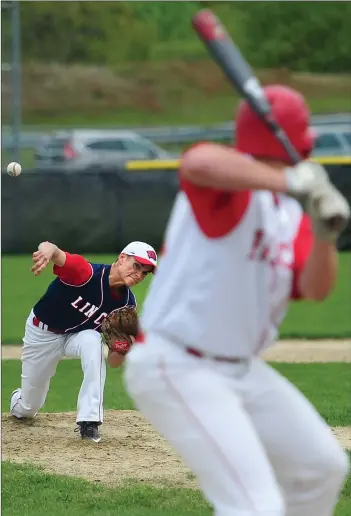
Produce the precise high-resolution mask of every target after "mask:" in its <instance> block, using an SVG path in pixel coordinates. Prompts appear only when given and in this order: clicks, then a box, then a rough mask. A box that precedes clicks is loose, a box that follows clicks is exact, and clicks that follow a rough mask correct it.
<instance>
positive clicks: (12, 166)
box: [7, 161, 22, 177]
mask: <svg viewBox="0 0 351 516" xmlns="http://www.w3.org/2000/svg"><path fill="white" fill-rule="evenodd" d="M21 172H22V167H21V165H20V164H19V163H16V161H12V163H9V164H8V165H7V173H8V175H9V176H12V177H16V176H19V175H20V173H21Z"/></svg>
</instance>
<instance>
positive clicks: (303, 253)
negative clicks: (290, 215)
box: [291, 213, 313, 299]
mask: <svg viewBox="0 0 351 516" xmlns="http://www.w3.org/2000/svg"><path fill="white" fill-rule="evenodd" d="M312 244H313V232H312V225H311V221H310V218H309V217H308V215H306V214H305V213H304V214H303V215H302V218H301V222H300V226H299V229H298V231H297V234H296V237H295V240H294V264H293V284H292V291H291V299H301V298H302V296H301V293H300V290H299V278H300V275H301V272H302V271H303V268H304V266H305V263H306V261H307V259H308V257H309V255H310V252H311V248H312Z"/></svg>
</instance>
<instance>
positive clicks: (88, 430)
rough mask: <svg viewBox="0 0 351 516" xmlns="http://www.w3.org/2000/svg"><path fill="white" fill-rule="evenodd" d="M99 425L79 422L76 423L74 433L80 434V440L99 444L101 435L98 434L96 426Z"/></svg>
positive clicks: (91, 422)
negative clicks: (76, 426)
mask: <svg viewBox="0 0 351 516" xmlns="http://www.w3.org/2000/svg"><path fill="white" fill-rule="evenodd" d="M99 424H100V423H96V422H94V421H81V422H79V423H77V425H78V428H76V429H75V430H74V431H75V432H80V436H81V438H82V439H86V440H87V441H94V443H99V442H100V441H101V435H100V434H99V430H98V426H99Z"/></svg>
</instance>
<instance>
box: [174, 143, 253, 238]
mask: <svg viewBox="0 0 351 516" xmlns="http://www.w3.org/2000/svg"><path fill="white" fill-rule="evenodd" d="M204 144H205V142H200V143H197V144H195V145H196V146H200V145H204ZM195 145H194V146H195ZM194 146H192V147H191V148H193V147H194ZM188 150H189V149H188ZM180 188H181V190H182V191H183V192H184V193H185V195H186V196H187V198H188V200H189V202H190V205H191V208H192V210H193V213H194V216H195V219H196V221H197V223H198V225H199V227H200V229H201V231H202V232H203V233H204V234H205V235H206V236H207V237H209V238H220V237H223V236H225V235H227V234H228V233H229V232H230V231H232V230H233V229H234V228H235V227H236V226H237V225H238V224H239V223H240V221H241V219H242V218H243V216H244V215H245V213H246V210H247V209H248V206H249V204H250V197H251V192H248V191H238V192H236V191H234V192H233V191H231V192H229V191H224V190H216V189H214V188H205V187H201V186H198V185H195V184H193V183H191V181H189V180H188V179H185V178H184V177H182V175H181V171H180Z"/></svg>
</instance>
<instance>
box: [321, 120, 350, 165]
mask: <svg viewBox="0 0 351 516" xmlns="http://www.w3.org/2000/svg"><path fill="white" fill-rule="evenodd" d="M313 130H314V131H315V132H316V135H317V136H316V141H315V145H314V149H313V153H312V157H314V158H317V157H324V156H328V157H329V156H333V157H336V156H338V157H339V156H351V124H350V125H346V124H345V125H344V126H342V125H336V126H332V125H327V126H313Z"/></svg>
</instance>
